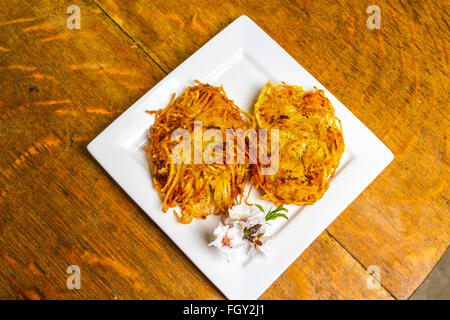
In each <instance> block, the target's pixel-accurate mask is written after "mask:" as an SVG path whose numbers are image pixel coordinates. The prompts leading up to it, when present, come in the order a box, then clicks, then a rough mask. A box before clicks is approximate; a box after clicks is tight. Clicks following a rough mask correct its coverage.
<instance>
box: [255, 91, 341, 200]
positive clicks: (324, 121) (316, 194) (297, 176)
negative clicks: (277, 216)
mask: <svg viewBox="0 0 450 320" xmlns="http://www.w3.org/2000/svg"><path fill="white" fill-rule="evenodd" d="M255 118H256V121H257V124H258V126H259V128H262V129H266V130H268V133H269V134H270V129H279V169H278V172H277V173H276V174H273V175H262V174H261V167H262V165H261V164H258V165H256V166H253V170H252V182H253V183H254V184H255V185H256V186H257V187H258V188H260V189H262V190H263V191H264V193H265V194H264V196H263V197H262V199H265V200H271V201H273V202H275V203H276V204H296V205H305V204H313V203H315V202H316V201H317V200H319V199H320V198H321V197H322V196H323V194H324V192H325V191H326V190H327V189H328V185H329V182H330V179H331V178H332V177H333V175H334V174H335V172H336V169H337V167H338V165H339V161H340V159H341V156H342V153H343V152H344V138H343V134H342V126H341V122H340V120H339V119H338V118H337V117H336V116H335V115H334V108H333V106H332V105H331V102H330V101H329V100H328V99H327V98H326V97H325V95H324V92H323V91H322V90H317V89H316V91H303V89H302V88H301V87H299V86H290V85H287V84H285V83H284V82H282V83H280V84H276V85H273V84H271V83H270V82H268V83H267V85H266V86H265V87H264V89H263V90H262V92H261V94H260V96H259V98H258V101H257V102H256V104H255Z"/></svg>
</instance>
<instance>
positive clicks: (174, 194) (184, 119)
mask: <svg viewBox="0 0 450 320" xmlns="http://www.w3.org/2000/svg"><path fill="white" fill-rule="evenodd" d="M196 82H197V85H196V86H193V87H188V88H187V89H186V90H185V91H184V92H183V93H182V94H181V95H180V96H178V97H177V98H176V99H175V94H173V96H172V99H171V101H170V103H169V104H168V106H167V107H166V108H164V109H161V110H158V111H149V113H150V114H155V115H156V117H155V122H154V124H153V125H152V126H151V127H150V129H149V132H150V137H149V139H150V143H149V146H148V147H147V148H146V149H147V150H148V158H149V162H150V167H151V171H152V176H153V184H154V187H155V189H156V190H157V191H158V193H159V194H160V197H161V199H162V201H163V205H162V210H163V211H164V212H166V211H167V210H168V209H169V208H174V207H176V206H179V207H180V208H181V215H179V214H178V213H177V212H175V210H174V212H175V214H176V216H177V218H178V220H179V221H180V222H182V223H190V222H191V221H192V220H193V218H194V217H199V218H203V219H205V218H206V217H207V216H208V215H210V214H212V213H214V214H217V215H221V214H226V213H227V212H228V209H229V208H230V207H232V206H233V205H235V204H237V203H238V197H239V203H240V202H241V200H242V197H243V192H244V187H245V183H246V181H247V177H248V175H249V165H248V161H246V162H245V164H236V163H237V161H235V162H234V163H233V164H226V163H227V162H226V161H225V160H224V161H223V164H220V163H219V164H217V163H213V164H206V163H205V162H204V161H202V163H199V164H195V163H194V161H193V159H194V157H195V155H194V152H192V154H191V155H182V157H185V156H188V157H190V158H191V159H192V161H191V162H190V163H186V162H184V163H175V162H174V161H173V159H172V149H173V148H174V147H175V145H177V144H178V143H179V141H177V140H175V141H174V140H173V139H172V133H173V132H174V131H175V130H176V129H179V128H183V129H187V130H188V132H189V135H190V136H191V141H192V142H194V134H193V133H194V122H196V123H198V121H200V122H201V124H202V133H203V134H204V133H205V131H206V130H207V129H211V128H213V129H217V130H220V132H221V133H222V135H223V137H225V136H226V131H225V130H226V129H234V130H236V129H242V130H244V131H245V130H246V129H247V125H246V122H245V121H244V120H243V119H246V120H247V121H248V120H249V119H250V118H253V117H252V116H251V115H249V114H247V113H245V112H243V111H242V110H240V109H239V108H238V107H237V106H236V105H235V104H234V103H233V101H232V100H230V99H228V98H227V96H226V94H225V92H224V90H223V87H214V86H211V85H208V84H202V83H200V82H198V81H196ZM253 123H254V121H253ZM207 145H208V143H206V142H205V141H203V142H202V143H201V146H202V152H204V151H205V148H206V147H207ZM225 145H226V142H224V143H223V145H222V148H223V150H224V152H223V154H224V158H225V154H226V151H225V150H226V146H225ZM192 149H194V148H192ZM234 153H235V154H236V150H234ZM231 156H234V155H233V154H231Z"/></svg>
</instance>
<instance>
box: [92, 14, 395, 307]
mask: <svg viewBox="0 0 450 320" xmlns="http://www.w3.org/2000/svg"><path fill="white" fill-rule="evenodd" d="M194 79H198V80H200V81H201V82H204V83H210V84H213V85H221V84H223V86H224V89H225V92H226V93H227V95H228V97H230V99H233V100H234V101H235V103H236V104H237V105H238V106H239V107H240V108H241V109H243V110H246V111H249V110H252V109H253V104H254V103H255V101H256V98H257V97H258V94H259V93H260V91H261V89H262V88H263V87H264V85H265V84H266V82H267V81H268V80H270V81H271V82H272V83H278V82H280V81H284V82H286V83H288V84H296V85H300V86H303V87H304V89H305V90H312V89H313V87H317V88H320V89H323V90H324V91H325V95H326V96H327V97H328V98H329V99H330V101H331V103H332V104H333V106H334V107H335V110H336V115H337V116H338V117H339V119H341V121H342V126H343V131H344V140H345V145H346V149H345V152H344V155H343V157H342V160H341V165H340V167H339V168H338V171H337V174H336V175H335V177H334V178H333V179H332V182H331V184H330V188H329V190H328V191H327V192H326V193H325V195H324V197H323V198H322V199H321V200H319V201H318V202H317V203H315V204H314V205H312V206H304V207H298V206H288V209H289V213H288V216H289V220H287V221H286V220H285V219H278V220H275V221H274V224H273V225H274V226H273V242H272V245H271V247H270V250H269V253H268V256H256V257H254V258H252V259H251V260H248V261H246V262H244V263H227V262H226V260H225V258H224V257H223V256H222V254H221V253H220V252H219V251H218V250H217V249H216V248H213V247H208V242H209V237H210V236H211V235H212V232H213V230H214V228H215V226H216V225H217V222H218V217H214V216H210V217H208V219H207V220H206V221H203V220H198V219H197V220H194V222H192V223H191V224H189V225H183V224H181V223H179V222H178V221H177V220H176V218H175V217H174V214H173V213H172V210H170V211H169V212H167V213H166V214H164V213H163V212H162V211H161V205H162V203H161V200H160V198H159V196H158V194H157V192H156V191H155V190H154V188H153V186H152V180H151V176H150V169H149V166H148V163H147V158H146V152H145V151H144V150H143V149H142V147H143V146H144V145H145V144H146V143H147V132H148V129H149V127H150V125H151V124H152V123H153V117H152V116H150V115H148V114H147V113H146V112H145V110H154V109H159V108H163V107H165V106H166V105H167V103H168V102H169V100H170V97H171V95H172V93H173V92H176V93H177V94H180V93H181V92H183V90H184V89H185V88H186V87H188V86H191V85H194V82H193V80H194ZM88 149H89V152H90V153H91V154H92V155H93V156H94V158H95V159H96V160H97V161H98V162H99V163H100V164H101V165H102V166H103V167H104V168H105V170H106V171H107V172H108V173H109V174H110V175H111V176H112V177H113V178H114V180H115V181H116V182H117V183H118V184H119V185H120V186H121V187H122V188H123V189H124V190H125V191H126V192H127V193H128V194H129V195H130V197H131V198H132V199H133V200H134V201H135V202H136V203H137V204H138V205H139V206H140V207H141V208H142V209H143V210H144V211H145V212H146V213H147V214H148V215H149V216H150V217H151V218H152V219H153V220H154V221H155V222H156V224H157V225H158V226H159V227H160V228H161V229H162V230H164V232H165V233H166V234H167V235H168V236H169V237H170V238H171V239H172V241H174V242H175V243H176V245H177V246H178V247H179V248H180V249H181V250H182V251H183V252H184V253H185V254H186V255H187V256H188V257H189V258H190V259H191V260H192V262H193V263H195V264H196V265H197V267H198V268H199V269H200V270H201V271H202V272H203V273H204V274H205V275H206V276H207V277H208V278H209V279H210V280H211V281H212V282H213V283H214V284H215V285H216V286H217V288H219V289H220V290H221V291H222V292H223V293H224V294H225V296H227V297H228V298H229V299H256V298H258V297H259V296H260V295H261V294H262V293H263V292H264V291H265V290H266V289H267V288H268V287H269V286H270V285H271V284H272V283H273V282H274V281H275V280H276V279H277V278H278V277H279V276H280V275H281V273H283V271H284V270H285V269H286V268H287V267H288V266H289V265H290V264H291V263H292V262H293V261H294V260H295V259H296V258H297V257H298V256H299V255H300V254H301V253H302V252H303V251H304V250H305V249H306V248H307V247H308V246H309V245H310V244H311V243H312V242H313V241H314V239H315V238H317V237H318V236H319V235H320V233H321V232H322V231H323V230H325V229H326V228H327V227H328V225H329V224H330V223H331V222H332V221H333V220H334V219H336V217H337V216H338V215H339V214H340V213H341V212H342V211H343V210H344V209H345V208H346V207H347V206H348V205H349V204H350V203H351V202H352V201H353V200H354V199H355V198H356V197H357V196H358V195H359V194H360V193H361V192H362V191H363V190H364V189H365V188H366V187H367V186H368V185H369V184H370V183H371V182H372V180H373V179H375V177H376V176H377V175H378V174H379V173H380V172H381V171H382V170H383V169H384V168H385V167H386V166H387V165H388V164H389V163H390V162H391V161H392V159H393V157H394V156H393V154H392V153H391V151H389V149H388V148H387V147H386V146H385V145H384V144H383V143H382V142H381V141H380V140H379V139H378V138H377V137H376V136H375V135H374V134H373V133H372V132H370V130H369V129H367V128H366V127H365V126H364V125H363V124H362V123H361V122H360V121H359V120H358V119H357V118H356V117H355V116H354V115H353V114H352V113H351V112H350V111H349V110H348V109H347V108H346V107H344V105H343V104H342V103H340V102H339V101H338V100H337V99H336V98H335V97H334V96H333V95H332V94H331V93H330V92H328V90H326V89H325V88H324V86H322V85H321V84H320V83H319V82H318V81H317V80H316V79H314V77H313V76H312V75H311V74H309V73H308V72H307V71H306V70H305V69H303V67H302V66H300V65H299V64H298V63H297V62H296V61H295V60H294V59H293V58H292V57H291V56H290V55H289V54H288V53H287V52H286V51H284V50H283V49H282V48H281V47H280V46H279V45H278V44H277V43H276V42H275V41H273V40H272V39H271V38H270V37H269V36H268V35H267V34H266V33H265V32H264V31H263V30H262V29H261V28H259V27H258V26H257V25H256V24H255V23H254V22H253V21H251V20H250V19H249V18H248V17H246V16H241V17H240V18H238V19H237V20H235V21H234V22H233V23H231V24H230V25H229V26H228V27H227V28H225V29H224V30H223V31H222V32H220V33H219V34H218V35H216V36H215V37H214V38H213V39H211V40H210V41H209V42H208V43H206V44H205V45H204V46H203V47H202V48H200V49H199V50H198V51H197V52H195V53H194V54H193V55H192V56H191V57H190V58H189V59H187V60H186V61H185V62H183V63H182V64H181V65H180V66H178V67H177V68H176V69H175V70H174V71H172V72H171V73H170V74H169V75H167V77H165V78H164V79H163V80H162V81H161V82H160V83H158V84H157V85H156V86H155V87H154V88H152V89H151V90H150V91H149V92H147V93H146V94H145V95H144V96H143V97H142V98H140V99H139V100H138V101H137V102H136V103H135V104H133V105H132V106H131V107H130V108H129V109H128V110H127V111H125V112H124V113H123V114H122V115H121V116H120V117H119V118H117V119H116V120H115V121H114V122H113V123H112V124H111V125H110V126H109V127H108V128H106V129H105V130H104V131H103V132H102V133H101V134H100V135H98V136H97V137H96V138H95V139H94V140H93V141H92V142H91V143H90V144H89V145H88ZM249 199H250V202H256V203H261V204H262V205H263V206H264V207H265V209H267V208H268V207H269V206H270V205H271V203H270V202H264V201H261V200H259V199H258V195H257V193H256V192H253V193H252V195H251V196H250V198H249ZM281 220H283V221H281Z"/></svg>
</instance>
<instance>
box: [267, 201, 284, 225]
mask: <svg viewBox="0 0 450 320" xmlns="http://www.w3.org/2000/svg"><path fill="white" fill-rule="evenodd" d="M281 211H286V212H287V209H286V208H284V207H283V205H282V204H281V205H279V206H278V207H277V208H276V209H275V210H272V208H271V209H270V210H269V212H267V214H266V221H270V220H275V219H277V218H280V217H281V218H285V219H286V220H287V219H288V217H287V216H286V215H285V214H284V213H280V212H281Z"/></svg>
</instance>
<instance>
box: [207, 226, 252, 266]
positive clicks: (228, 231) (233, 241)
mask: <svg viewBox="0 0 450 320" xmlns="http://www.w3.org/2000/svg"><path fill="white" fill-rule="evenodd" d="M214 236H215V237H216V239H215V240H214V241H213V242H211V243H210V244H209V245H210V246H215V247H217V248H218V249H219V250H220V251H222V252H223V253H224V254H225V256H226V257H227V260H228V262H230V261H231V260H234V258H236V256H237V255H239V253H241V252H242V249H244V248H245V245H246V244H245V242H244V240H243V239H242V237H243V230H242V229H241V228H239V227H238V226H232V227H230V226H228V225H223V224H222V222H219V225H218V226H217V228H216V229H215V230H214Z"/></svg>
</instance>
